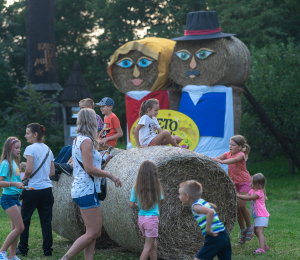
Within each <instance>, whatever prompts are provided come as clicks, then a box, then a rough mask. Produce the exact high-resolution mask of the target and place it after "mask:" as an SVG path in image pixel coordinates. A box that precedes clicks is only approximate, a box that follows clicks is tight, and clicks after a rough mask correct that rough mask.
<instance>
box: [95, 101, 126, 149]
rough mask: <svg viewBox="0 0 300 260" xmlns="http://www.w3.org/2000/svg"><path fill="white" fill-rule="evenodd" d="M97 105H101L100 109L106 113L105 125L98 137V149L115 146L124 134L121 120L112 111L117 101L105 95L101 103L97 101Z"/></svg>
mask: <svg viewBox="0 0 300 260" xmlns="http://www.w3.org/2000/svg"><path fill="white" fill-rule="evenodd" d="M95 105H96V106H99V107H100V111H101V113H102V114H103V115H104V125H103V129H102V130H101V131H100V134H99V139H98V142H99V147H98V150H99V151H103V150H107V149H108V148H109V147H110V146H112V147H113V148H114V147H115V146H116V144H117V140H118V138H121V137H122V136H123V131H122V128H121V125H120V120H119V118H118V117H117V116H116V115H115V114H114V113H113V112H112V110H113V108H114V106H115V102H114V101H113V100H112V99H111V98H109V97H105V98H103V99H102V100H101V101H100V102H99V103H95Z"/></svg>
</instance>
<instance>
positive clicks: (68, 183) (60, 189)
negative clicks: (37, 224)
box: [52, 148, 124, 248]
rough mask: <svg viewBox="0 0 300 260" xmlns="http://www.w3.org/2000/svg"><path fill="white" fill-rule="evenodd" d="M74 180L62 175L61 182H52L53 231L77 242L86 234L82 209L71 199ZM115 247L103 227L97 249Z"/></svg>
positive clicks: (116, 151) (115, 151)
mask: <svg viewBox="0 0 300 260" xmlns="http://www.w3.org/2000/svg"><path fill="white" fill-rule="evenodd" d="M123 151H124V150H123V149H118V148H114V149H112V152H111V153H112V156H115V155H117V154H118V153H121V152H123ZM73 180H74V178H73V175H72V176H68V175H66V174H61V175H60V179H59V181H52V185H53V196H54V205H53V217H52V229H53V231H55V232H56V233H57V234H58V235H60V236H62V237H64V238H66V239H68V240H71V241H75V240H76V239H77V238H78V237H80V236H82V235H83V234H84V233H85V226H84V222H83V219H82V217H81V214H80V209H79V207H78V206H77V205H76V204H75V202H74V201H73V199H72V197H71V188H72V183H73ZM101 204H102V203H101ZM115 246H117V245H116V243H115V242H114V241H113V240H112V239H111V238H110V237H109V236H108V234H107V232H106V231H105V229H104V227H102V234H101V236H100V237H99V238H98V239H97V241H96V247H97V248H109V247H115Z"/></svg>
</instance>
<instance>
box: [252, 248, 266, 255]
mask: <svg viewBox="0 0 300 260" xmlns="http://www.w3.org/2000/svg"><path fill="white" fill-rule="evenodd" d="M265 252H266V251H265V250H263V249H261V248H257V249H256V250H254V251H253V254H264V253H265Z"/></svg>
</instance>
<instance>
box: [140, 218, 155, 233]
mask: <svg viewBox="0 0 300 260" xmlns="http://www.w3.org/2000/svg"><path fill="white" fill-rule="evenodd" d="M139 228H140V230H141V231H142V233H143V236H144V237H158V216H139Z"/></svg>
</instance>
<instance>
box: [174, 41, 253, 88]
mask: <svg viewBox="0 0 300 260" xmlns="http://www.w3.org/2000/svg"><path fill="white" fill-rule="evenodd" d="M201 48H206V49H211V50H213V51H214V52H215V53H213V54H211V55H210V56H209V57H207V58H206V59H204V60H200V59H198V58H196V57H195V60H196V63H197V67H196V69H197V70H198V71H199V73H200V75H199V76H196V77H195V78H190V77H187V76H186V72H187V71H188V70H191V68H190V62H191V59H192V57H190V58H189V59H188V60H186V61H182V60H181V59H179V58H178V57H177V56H176V52H178V51H180V50H188V51H189V52H190V53H191V54H192V55H191V56H195V54H196V53H197V52H198V51H199V49H201ZM250 66H251V61H250V53H249V50H248V48H247V47H246V46H245V44H244V43H242V42H241V41H240V40H239V39H237V38H235V37H233V36H232V37H229V38H221V39H213V40H212V39H211V40H193V41H179V42H177V43H176V45H175V48H174V52H173V54H172V56H171V61H170V66H169V67H170V74H169V77H170V78H171V79H172V80H173V81H174V82H175V83H177V84H179V85H181V86H186V85H199V86H200V85H206V86H215V85H224V86H228V85H235V86H242V85H243V84H244V83H245V82H246V81H247V79H248V78H249V75H250V71H251V67H250Z"/></svg>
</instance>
